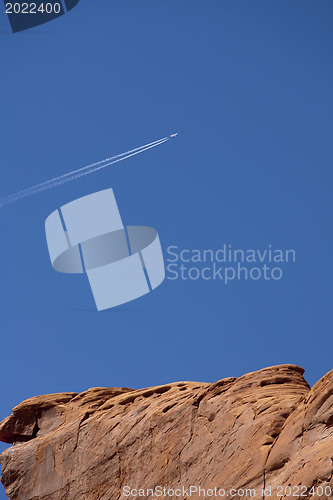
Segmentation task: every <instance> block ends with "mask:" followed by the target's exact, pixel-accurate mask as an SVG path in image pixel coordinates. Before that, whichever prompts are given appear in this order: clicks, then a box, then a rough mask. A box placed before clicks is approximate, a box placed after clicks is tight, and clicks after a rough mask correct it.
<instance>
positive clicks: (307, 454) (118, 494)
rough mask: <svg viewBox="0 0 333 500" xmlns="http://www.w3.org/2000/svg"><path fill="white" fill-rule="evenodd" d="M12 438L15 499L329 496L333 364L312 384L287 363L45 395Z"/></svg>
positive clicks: (21, 417) (8, 457)
mask: <svg viewBox="0 0 333 500" xmlns="http://www.w3.org/2000/svg"><path fill="white" fill-rule="evenodd" d="M0 440H2V441H4V442H5V443H11V444H12V446H11V447H10V448H8V449H7V450H6V451H5V452H3V453H2V455H1V465H2V477H1V481H2V483H3V484H4V486H5V488H6V492H7V495H8V497H9V498H10V499H15V500H29V499H31V500H32V499H33V500H42V499H43V500H72V499H73V500H74V499H75V500H90V499H91V500H95V499H96V500H97V499H99V500H117V499H120V498H132V499H133V498H137V499H138V498H145V497H146V498H151V499H155V498H168V499H171V498H181V499H183V500H185V499H186V500H187V499H190V498H193V499H199V498H221V497H223V496H224V497H225V498H227V496H229V498H231V497H233V498H243V499H248V498H260V499H264V498H272V499H278V498H303V499H305V498H311V499H319V498H320V499H321V500H323V499H326V498H332V496H333V480H332V474H333V462H332V458H333V371H332V372H330V373H328V374H327V375H326V376H325V377H323V378H322V379H321V380H320V381H319V382H318V383H317V384H316V385H315V386H314V387H313V388H312V389H310V388H309V386H308V384H307V383H306V381H305V380H304V378H303V370H302V369H301V368H299V367H297V366H293V365H281V366H276V367H271V368H266V369H263V370H260V371H257V372H254V373H249V374H247V375H244V376H243V377H240V378H226V379H223V380H220V381H218V382H216V383H214V384H207V383H196V382H179V383H172V384H169V385H163V386H158V387H151V388H148V389H142V390H132V389H127V388H94V389H90V390H88V391H86V392H83V393H82V394H76V393H63V394H52V395H48V396H38V397H34V398H31V399H28V400H27V401H24V402H23V403H21V404H20V405H18V406H17V407H15V408H14V409H13V414H12V415H11V416H10V417H8V418H6V419H5V420H4V421H3V422H2V423H1V424H0ZM199 487H200V488H202V490H201V491H199ZM163 488H165V490H164V489H163ZM147 490H148V491H147Z"/></svg>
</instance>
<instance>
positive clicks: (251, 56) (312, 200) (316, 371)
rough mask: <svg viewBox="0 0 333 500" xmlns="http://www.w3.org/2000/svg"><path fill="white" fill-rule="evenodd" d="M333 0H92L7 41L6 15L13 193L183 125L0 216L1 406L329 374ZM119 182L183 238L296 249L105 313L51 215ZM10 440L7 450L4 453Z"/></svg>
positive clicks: (6, 172) (146, 219) (151, 220)
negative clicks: (99, 391)
mask: <svg viewBox="0 0 333 500" xmlns="http://www.w3.org/2000/svg"><path fill="white" fill-rule="evenodd" d="M332 14H333V5H332V2H330V1H328V0H327V1H325V0H323V1H321V2H313V1H307V0H299V1H295V0H280V1H278V2H277V1H275V2H274V1H267V0H262V1H261V0H257V1H256V2H248V1H245V0H244V1H242V0H237V1H221V0H209V1H203V0H200V1H199V0H182V2H179V1H178V0H170V1H168V2H166V1H164V2H162V1H156V0H142V1H140V2H138V1H135V0H131V1H126V2H124V1H122V2H120V1H118V2H117V1H109V0H108V1H106V0H104V1H102V0H98V1H92V0H91V1H88V0H81V1H80V3H79V5H78V6H77V7H75V8H74V9H73V10H72V11H71V12H70V13H68V14H66V15H65V16H63V17H62V18H60V19H56V20H54V21H52V22H50V23H48V24H45V25H43V26H41V27H39V28H35V29H32V30H29V31H26V32H22V33H17V34H15V35H14V34H12V33H11V32H10V28H9V23H8V19H7V18H6V16H5V14H4V9H3V8H2V10H1V16H0V42H1V53H0V61H1V84H0V85H1V91H2V100H1V114H0V123H1V170H0V197H2V196H6V195H8V194H11V193H12V192H15V191H18V190H19V189H24V188H26V187H29V186H30V185H33V184H36V183H38V182H42V181H44V180H47V179H49V178H51V177H54V176H56V175H61V174H63V173H66V172H68V171H70V170H73V169H75V168H80V167H81V166H84V165H87V164H89V163H92V162H94V161H98V160H101V159H103V158H105V157H108V156H111V155H113V154H117V153H120V152H123V151H126V150H128V149H131V148H133V147H136V146H139V145H141V144H145V143H147V142H150V141H152V140H155V139H158V138H160V137H163V136H165V135H167V134H171V133H173V132H177V131H178V132H180V134H179V136H178V137H177V138H176V139H175V140H172V141H170V142H168V143H166V144H163V145H162V146H160V147H158V148H155V149H154V150H151V151H148V152H146V153H144V154H142V155H139V156H136V157H134V158H131V159H129V160H128V161H125V162H121V163H119V164H117V165H115V166H112V167H110V168H109V169H105V170H103V171H100V172H98V173H96V174H93V175H91V176H87V177H85V178H82V179H79V180H78V181H76V182H72V183H68V184H66V185H64V186H63V187H58V188H56V189H54V190H52V191H48V192H46V193H41V194H40V195H38V196H35V197H31V198H27V199H25V200H21V201H19V202H17V203H15V204H12V205H8V206H6V207H3V208H2V209H1V210H0V231H1V246H0V252H1V259H0V267H1V277H2V278H1V288H0V294H1V304H2V308H1V309H2V312H1V319H2V321H1V350H2V353H1V354H2V356H1V371H2V384H1V389H0V391H1V394H0V418H4V417H5V416H7V415H9V413H10V410H11V408H12V407H13V406H14V405H15V404H18V403H19V402H21V401H22V400H23V399H26V398H28V397H31V396H34V395H38V394H43V393H51V392H61V391H77V392H80V391H83V390H86V389H87V388H89V387H93V386H129V387H134V388H139V387H144V386H150V385H155V384H163V383H167V382H171V381H176V380H199V381H208V382H210V381H211V382H213V381H216V380H218V379H220V378H223V377H227V376H240V375H242V374H244V373H246V372H248V371H253V370H257V369H260V368H263V367H265V366H270V365H274V364H280V363H295V364H299V365H301V366H303V367H304V368H305V369H306V374H305V375H306V378H307V380H308V381H309V382H310V383H311V384H313V383H314V382H315V381H317V380H318V379H319V378H320V377H321V376H322V375H324V374H325V373H326V372H327V371H329V370H330V369H331V368H332V362H331V359H332V355H331V334H332V314H331V283H332V257H331V256H332V250H333V249H332V246H333V241H332V220H331V213H332V149H333V148H332V139H331V136H332V116H333V114H332V88H333V81H332V80H333V78H332V77H333V70H332V47H333V43H332V42H333V40H332V25H331V21H332ZM109 187H112V188H113V189H114V192H115V196H116V199H117V202H118V206H119V209H120V211H121V214H122V217H123V220H124V222H125V223H126V224H129V225H147V226H152V227H154V228H156V229H157V230H158V232H159V235H160V239H161V242H162V247H163V249H164V252H165V251H166V249H167V247H168V246H169V245H176V246H179V248H188V249H206V248H211V249H218V248H221V246H222V245H223V244H231V245H232V246H233V247H234V248H244V249H247V248H258V249H265V248H267V247H268V245H269V244H271V245H272V246H273V247H274V248H281V249H287V248H288V249H289V248H292V249H295V251H296V263H295V264H291V265H288V266H286V267H285V268H284V276H283V279H281V280H280V281H272V280H271V281H263V280H259V281H234V282H232V283H230V284H229V285H227V286H226V285H225V284H224V283H223V282H221V281H204V280H198V281H189V280H188V281H181V280H176V281H170V280H166V281H165V282H164V283H163V284H162V285H161V286H160V287H159V288H158V289H157V290H155V291H154V293H151V294H148V295H146V296H145V297H142V298H140V299H138V300H137V301H135V302H131V303H129V304H125V305H123V306H121V307H119V308H117V309H115V310H109V311H105V312H101V313H97V312H95V310H94V303H93V298H92V295H91V292H90V289H89V286H88V283H87V280H86V279H85V277H83V276H74V275H73V276H72V275H61V274H58V273H56V272H54V271H53V270H52V268H51V265H50V262H49V257H48V252H47V248H46V241H45V234H44V221H45V219H46V217H47V216H48V215H49V214H50V213H51V212H52V211H53V210H55V209H56V208H57V207H59V206H61V205H62V204H64V203H66V202H69V201H71V200H73V199H75V198H77V197H80V196H83V195H86V194H89V193H92V192H95V191H98V190H100V189H106V188H109ZM1 449H4V447H2V448H1Z"/></svg>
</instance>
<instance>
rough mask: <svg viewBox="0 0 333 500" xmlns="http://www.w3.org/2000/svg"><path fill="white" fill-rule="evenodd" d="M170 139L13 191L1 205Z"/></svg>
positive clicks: (80, 175) (67, 180) (86, 173)
mask: <svg viewBox="0 0 333 500" xmlns="http://www.w3.org/2000/svg"><path fill="white" fill-rule="evenodd" d="M168 140H169V137H163V138H162V139H159V140H158V141H154V142H150V143H148V144H145V145H144V146H140V147H138V148H135V149H131V150H130V151H126V152H125V153H120V154H118V155H116V156H112V157H111V158H106V159H105V160H101V161H99V162H97V163H92V164H90V165H87V166H86V167H82V168H79V169H77V170H73V171H72V172H68V173H67V174H63V175H60V176H58V177H54V178H53V179H50V180H48V181H45V182H41V183H40V184H36V185H35V186H31V187H30V188H27V189H23V190H21V191H18V192H17V193H13V194H11V195H9V196H7V197H6V198H3V199H2V200H0V207H1V206H3V205H7V204H9V203H13V202H14V201H18V200H20V199H22V198H25V197H27V196H32V195H34V194H37V193H41V192H42V191H47V190H49V189H52V188H53V187H56V186H59V185H61V184H64V183H65V182H70V181H72V180H75V179H78V178H79V177H83V176H85V175H88V174H91V173H93V172H96V171H97V170H101V169H103V168H105V167H109V166H110V165H113V164H114V163H118V162H120V161H122V160H126V159H127V158H130V157H131V156H135V155H137V154H140V153H143V152H144V151H147V150H148V149H151V148H155V147H156V146H160V145H161V144H163V143H164V142H167V141H168Z"/></svg>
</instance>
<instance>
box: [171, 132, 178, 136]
mask: <svg viewBox="0 0 333 500" xmlns="http://www.w3.org/2000/svg"><path fill="white" fill-rule="evenodd" d="M177 135H178V132H176V133H175V134H171V135H170V137H176V136H177Z"/></svg>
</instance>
